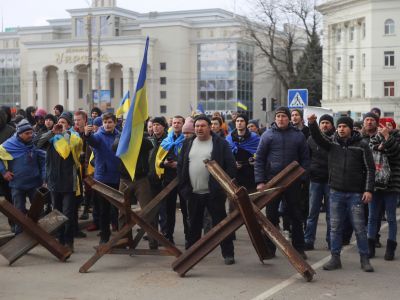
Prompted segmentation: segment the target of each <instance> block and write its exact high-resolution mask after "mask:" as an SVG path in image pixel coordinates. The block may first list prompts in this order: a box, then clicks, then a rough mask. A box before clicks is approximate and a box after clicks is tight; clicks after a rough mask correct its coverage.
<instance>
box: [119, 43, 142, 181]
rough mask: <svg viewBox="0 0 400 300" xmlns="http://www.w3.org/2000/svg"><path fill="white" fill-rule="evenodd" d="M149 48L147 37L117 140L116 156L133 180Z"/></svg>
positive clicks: (138, 149) (138, 148)
mask: <svg viewBox="0 0 400 300" xmlns="http://www.w3.org/2000/svg"><path fill="white" fill-rule="evenodd" d="M148 48H149V37H147V40H146V47H145V50H144V57H143V62H142V66H141V68H140V74H139V79H138V82H137V85H136V92H135V96H134V97H133V101H132V103H131V105H130V107H129V111H128V115H127V117H126V122H125V126H124V128H123V129H122V133H121V138H120V140H119V144H118V149H117V156H118V157H119V158H120V159H121V161H122V162H123V163H124V165H125V168H126V170H127V171H128V173H129V175H130V176H131V178H132V181H133V180H134V178H135V170H136V163H137V160H138V157H139V151H140V147H141V146H142V140H143V132H144V122H145V121H146V120H147V118H148V110H147V94H146V72H147V50H148Z"/></svg>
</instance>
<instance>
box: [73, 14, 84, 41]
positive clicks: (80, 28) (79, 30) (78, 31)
mask: <svg viewBox="0 0 400 300" xmlns="http://www.w3.org/2000/svg"><path fill="white" fill-rule="evenodd" d="M84 35H85V20H84V18H76V19H75V36H76V37H82V36H84Z"/></svg>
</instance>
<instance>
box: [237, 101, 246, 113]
mask: <svg viewBox="0 0 400 300" xmlns="http://www.w3.org/2000/svg"><path fill="white" fill-rule="evenodd" d="M236 106H237V107H239V108H241V109H243V110H246V111H247V106H246V105H244V104H243V103H242V102H240V101H238V102H236Z"/></svg>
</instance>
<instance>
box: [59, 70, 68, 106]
mask: <svg viewBox="0 0 400 300" xmlns="http://www.w3.org/2000/svg"><path fill="white" fill-rule="evenodd" d="M57 76H58V103H59V104H61V105H62V106H63V107H67V101H66V100H67V91H66V78H65V71H64V70H57Z"/></svg>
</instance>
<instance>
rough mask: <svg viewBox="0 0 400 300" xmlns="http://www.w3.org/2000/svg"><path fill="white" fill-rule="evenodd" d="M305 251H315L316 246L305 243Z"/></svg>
mask: <svg viewBox="0 0 400 300" xmlns="http://www.w3.org/2000/svg"><path fill="white" fill-rule="evenodd" d="M304 250H305V251H311V250H314V245H313V244H311V243H305V245H304Z"/></svg>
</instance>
